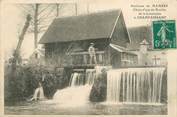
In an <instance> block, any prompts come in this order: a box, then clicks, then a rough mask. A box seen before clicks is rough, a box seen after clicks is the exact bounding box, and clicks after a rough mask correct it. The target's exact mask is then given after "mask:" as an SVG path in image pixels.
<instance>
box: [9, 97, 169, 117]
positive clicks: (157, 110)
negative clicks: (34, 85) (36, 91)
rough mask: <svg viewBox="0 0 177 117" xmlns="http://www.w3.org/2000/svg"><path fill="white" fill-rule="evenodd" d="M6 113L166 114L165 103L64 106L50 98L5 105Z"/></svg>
mask: <svg viewBox="0 0 177 117" xmlns="http://www.w3.org/2000/svg"><path fill="white" fill-rule="evenodd" d="M5 114H7V115H33V114H34V115H130V114H131V115H162V114H167V105H166V104H163V105H161V104H159V105H141V104H112V105H111V104H104V103H90V102H88V103H87V104H85V105H80V106H76V107H74V106H70V107H69V106H66V107H63V106H62V105H58V103H53V101H52V100H46V101H37V102H21V103H18V104H15V105H14V106H5Z"/></svg>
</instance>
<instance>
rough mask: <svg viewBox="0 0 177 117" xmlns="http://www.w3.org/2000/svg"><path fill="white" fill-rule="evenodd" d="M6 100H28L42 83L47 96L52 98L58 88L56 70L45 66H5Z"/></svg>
mask: <svg viewBox="0 0 177 117" xmlns="http://www.w3.org/2000/svg"><path fill="white" fill-rule="evenodd" d="M4 78H5V82H4V85H5V91H4V92H5V93H4V95H5V102H17V101H22V100H27V99H29V98H31V97H32V96H33V93H34V90H35V89H36V88H37V87H38V86H39V82H41V83H42V86H43V89H44V95H45V97H46V98H52V97H53V95H54V93H55V92H56V90H57V88H58V81H57V77H56V75H55V73H54V70H53V69H52V70H49V69H46V68H45V67H43V66H30V65H28V66H17V67H16V69H12V67H11V66H6V67H5V77H4Z"/></svg>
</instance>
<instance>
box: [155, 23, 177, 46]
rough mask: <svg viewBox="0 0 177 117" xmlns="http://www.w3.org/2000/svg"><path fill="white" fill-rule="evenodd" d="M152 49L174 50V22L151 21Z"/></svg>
mask: <svg viewBox="0 0 177 117" xmlns="http://www.w3.org/2000/svg"><path fill="white" fill-rule="evenodd" d="M152 26H153V43H154V49H165V48H176V26H175V20H160V21H153V25H152Z"/></svg>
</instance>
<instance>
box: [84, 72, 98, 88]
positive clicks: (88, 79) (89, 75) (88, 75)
mask: <svg viewBox="0 0 177 117" xmlns="http://www.w3.org/2000/svg"><path fill="white" fill-rule="evenodd" d="M95 78H96V71H95V69H87V70H86V84H89V85H92V84H93V83H94V79H95Z"/></svg>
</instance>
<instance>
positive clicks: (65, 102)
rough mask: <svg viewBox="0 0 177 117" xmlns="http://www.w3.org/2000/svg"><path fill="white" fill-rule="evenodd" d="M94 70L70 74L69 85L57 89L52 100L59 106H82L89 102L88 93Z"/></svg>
mask: <svg viewBox="0 0 177 117" xmlns="http://www.w3.org/2000/svg"><path fill="white" fill-rule="evenodd" d="M94 76H95V70H91V69H89V70H86V76H85V73H78V72H74V73H73V74H72V75H71V81H70V84H69V87H67V88H65V89H62V90H58V91H57V92H56V93H55V95H54V100H55V102H57V103H60V106H61V105H62V106H82V105H84V104H86V103H88V102H89V94H90V91H91V87H92V85H93V82H94V78H95V77H94Z"/></svg>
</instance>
